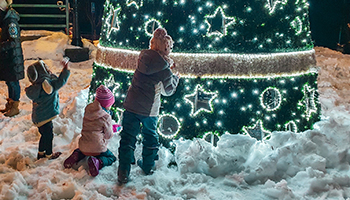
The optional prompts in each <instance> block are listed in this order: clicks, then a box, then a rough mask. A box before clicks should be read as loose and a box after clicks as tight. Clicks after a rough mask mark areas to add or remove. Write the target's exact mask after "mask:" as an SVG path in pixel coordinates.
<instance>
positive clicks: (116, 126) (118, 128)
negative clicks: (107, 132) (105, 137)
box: [113, 124, 122, 133]
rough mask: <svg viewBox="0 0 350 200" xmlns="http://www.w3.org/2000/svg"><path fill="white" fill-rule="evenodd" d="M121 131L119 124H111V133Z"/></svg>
mask: <svg viewBox="0 0 350 200" xmlns="http://www.w3.org/2000/svg"><path fill="white" fill-rule="evenodd" d="M121 129H122V126H121V125H119V124H113V133H116V132H119V131H120V130H121Z"/></svg>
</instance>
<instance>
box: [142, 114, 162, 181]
mask: <svg viewBox="0 0 350 200" xmlns="http://www.w3.org/2000/svg"><path fill="white" fill-rule="evenodd" d="M157 122H158V117H147V118H144V119H142V135H143V141H142V144H143V149H142V161H138V165H139V166H140V167H141V168H142V170H143V171H144V172H145V174H146V175H148V174H150V173H151V170H152V168H153V167H154V165H155V160H157V159H158V147H159V136H158V133H157V130H156V129H157Z"/></svg>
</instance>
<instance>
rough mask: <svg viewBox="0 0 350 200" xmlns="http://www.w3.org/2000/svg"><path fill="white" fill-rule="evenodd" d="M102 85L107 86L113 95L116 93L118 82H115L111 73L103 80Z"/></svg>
mask: <svg viewBox="0 0 350 200" xmlns="http://www.w3.org/2000/svg"><path fill="white" fill-rule="evenodd" d="M103 85H105V86H106V87H108V88H109V89H110V90H111V91H112V93H113V94H114V95H116V93H117V90H118V89H119V87H120V83H117V82H115V79H114V76H113V74H111V75H110V76H109V77H108V79H105V80H103Z"/></svg>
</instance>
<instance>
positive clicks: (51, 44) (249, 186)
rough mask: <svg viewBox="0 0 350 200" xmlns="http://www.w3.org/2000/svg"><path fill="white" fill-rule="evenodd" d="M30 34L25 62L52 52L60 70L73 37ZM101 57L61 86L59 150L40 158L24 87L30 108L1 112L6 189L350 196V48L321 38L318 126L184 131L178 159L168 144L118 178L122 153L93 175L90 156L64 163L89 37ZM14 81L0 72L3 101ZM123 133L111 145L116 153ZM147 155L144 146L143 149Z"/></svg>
mask: <svg viewBox="0 0 350 200" xmlns="http://www.w3.org/2000/svg"><path fill="white" fill-rule="evenodd" d="M50 34H51V33H47V35H48V36H47V37H42V38H40V39H38V40H35V41H25V42H23V51H24V55H25V59H26V61H25V66H26V67H27V66H28V65H30V64H31V63H33V62H35V61H36V59H37V58H38V57H40V58H41V59H43V60H44V61H45V62H46V63H47V64H48V65H49V66H50V67H51V71H53V72H55V73H59V72H60V71H61V66H59V61H60V60H61V59H62V57H63V54H64V49H66V48H72V47H71V46H69V45H68V44H69V38H67V37H66V36H65V35H64V34H60V33H56V34H53V35H50ZM85 45H86V46H87V47H89V48H90V49H91V51H92V54H91V55H92V58H91V59H90V60H89V61H86V62H81V63H72V64H71V65H70V69H71V76H70V78H69V80H68V83H67V85H65V86H64V87H63V88H62V89H61V90H60V97H61V99H60V106H61V109H62V112H61V114H60V116H59V117H58V118H56V119H55V120H54V133H55V134H56V135H55V138H54V151H61V152H63V154H62V155H61V157H60V158H58V159H57V160H47V159H41V160H39V161H37V160H36V155H37V148H38V139H39V137H40V134H39V133H38V130H37V128H36V127H35V126H33V125H32V122H31V108H32V105H31V102H30V100H29V99H28V98H27V97H26V95H25V94H24V88H25V87H27V86H28V85H29V84H30V83H29V81H28V79H27V78H26V79H24V80H21V81H20V84H21V87H22V94H21V103H20V108H21V113H20V114H19V115H18V116H16V117H15V118H11V119H10V118H5V117H4V116H2V115H0V152H1V153H0V199H4V200H5V199H75V200H83V199H84V200H85V199H164V200H180V199H198V200H206V199H215V200H226V199H239V200H241V199H249V200H250V199H259V200H267V199H281V200H282V199H283V200H288V199H307V200H309V199H336V200H338V199H350V171H349V169H350V150H349V149H350V137H349V134H350V114H349V110H350V106H349V105H350V95H349V93H350V92H349V89H350V85H349V79H350V73H349V70H350V67H349V63H350V55H343V54H341V53H339V52H336V51H332V50H330V49H327V48H322V47H316V48H315V50H316V59H317V65H318V66H319V68H320V71H319V81H318V83H319V93H320V102H321V104H322V109H323V111H322V112H323V120H322V121H320V122H318V123H317V124H316V129H315V130H310V131H305V132H302V133H296V134H295V133H291V132H274V133H273V134H272V138H271V139H270V140H268V141H266V142H257V141H255V140H254V139H252V138H250V137H248V136H244V135H224V136H222V138H221V140H220V141H219V143H218V146H217V147H213V146H211V145H210V144H208V143H206V142H205V141H202V140H197V139H196V140H193V141H190V140H184V141H177V151H176V152H175V159H176V161H177V163H178V167H170V168H169V167H167V165H168V163H169V161H170V160H171V159H172V156H173V155H172V154H170V153H169V152H168V151H167V150H166V149H161V151H160V160H159V161H158V162H157V170H156V172H155V173H154V174H153V175H150V176H144V175H143V174H142V173H141V170H140V169H139V168H138V167H136V166H133V168H132V171H131V179H132V181H131V182H130V183H128V184H127V185H126V186H123V187H121V186H118V185H117V184H116V183H117V176H116V172H117V167H118V161H117V162H115V163H114V164H113V165H112V166H109V167H105V168H103V169H102V170H101V172H100V175H98V176H97V177H95V178H93V177H91V176H89V175H88V174H87V172H86V170H85V168H86V166H85V165H84V164H83V165H82V166H81V167H79V168H77V169H64V167H63V161H64V159H65V158H67V157H68V156H69V155H70V154H71V152H72V151H73V150H74V149H75V148H76V147H77V141H78V137H79V134H80V129H81V124H82V116H83V111H84V107H85V106H86V100H87V92H88V90H87V88H88V87H89V83H90V80H91V73H92V63H93V59H94V58H93V57H94V54H95V51H96V48H95V47H94V46H93V45H91V44H89V43H87V42H85ZM6 98H7V87H6V85H5V83H4V82H0V107H3V106H4V105H5V103H6ZM119 139H120V138H119V135H117V134H116V135H115V136H114V137H113V138H112V139H111V141H110V143H109V149H110V150H111V151H112V152H113V153H114V154H115V155H116V156H117V155H118V146H119ZM136 156H137V157H139V156H140V147H138V148H137V150H136Z"/></svg>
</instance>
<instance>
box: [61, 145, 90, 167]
mask: <svg viewBox="0 0 350 200" xmlns="http://www.w3.org/2000/svg"><path fill="white" fill-rule="evenodd" d="M84 157H85V156H84V154H82V153H81V151H80V150H79V149H76V150H74V152H73V153H72V155H70V156H69V157H68V158H67V159H66V160H65V161H64V163H63V166H64V167H65V168H72V166H73V165H74V164H75V163H77V162H79V161H80V160H82V159H83V158H84Z"/></svg>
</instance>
